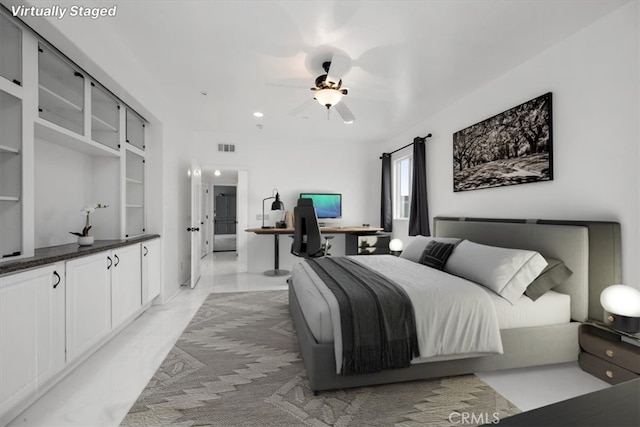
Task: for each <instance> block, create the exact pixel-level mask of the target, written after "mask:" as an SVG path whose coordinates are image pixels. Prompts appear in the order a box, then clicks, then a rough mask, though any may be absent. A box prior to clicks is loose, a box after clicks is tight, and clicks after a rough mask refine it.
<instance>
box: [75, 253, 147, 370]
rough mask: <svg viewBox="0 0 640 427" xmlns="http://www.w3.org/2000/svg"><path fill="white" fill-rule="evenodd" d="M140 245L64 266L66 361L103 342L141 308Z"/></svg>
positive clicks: (99, 254) (84, 258)
mask: <svg viewBox="0 0 640 427" xmlns="http://www.w3.org/2000/svg"><path fill="white" fill-rule="evenodd" d="M141 283H142V266H141V259H140V244H139V243H138V244H135V245H130V246H124V247H122V248H118V249H114V250H111V251H105V252H100V253H97V254H94V255H91V256H87V257H82V258H78V259H75V260H72V261H69V262H68V263H67V315H66V321H67V360H68V361H72V360H74V359H75V358H76V357H78V356H79V355H82V354H83V353H85V352H86V351H87V350H88V349H90V348H92V347H94V346H95V345H96V344H97V343H98V342H100V341H102V339H104V337H106V336H107V335H108V334H109V333H110V332H111V330H112V329H116V328H118V327H119V326H120V325H122V324H123V323H124V322H125V321H126V320H128V319H129V318H131V316H132V315H134V314H135V313H137V312H138V311H139V310H140V308H141V307H142V288H141Z"/></svg>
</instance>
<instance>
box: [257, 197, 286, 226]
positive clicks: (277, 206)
mask: <svg viewBox="0 0 640 427" xmlns="http://www.w3.org/2000/svg"><path fill="white" fill-rule="evenodd" d="M273 193H275V195H272V196H271V197H265V198H264V199H262V228H273V227H271V226H268V225H264V202H266V201H267V200H271V199H275V200H274V201H273V203H271V210H272V211H282V210H284V203H282V202H281V201H280V193H278V189H277V188H274V189H273V191H272V193H271V194H273Z"/></svg>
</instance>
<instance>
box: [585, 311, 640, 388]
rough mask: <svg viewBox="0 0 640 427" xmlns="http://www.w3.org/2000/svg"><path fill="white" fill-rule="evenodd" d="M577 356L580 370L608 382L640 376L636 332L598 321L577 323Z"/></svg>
mask: <svg viewBox="0 0 640 427" xmlns="http://www.w3.org/2000/svg"><path fill="white" fill-rule="evenodd" d="M579 342H580V348H581V350H582V351H581V352H580V356H579V358H578V363H579V364H580V368H582V370H583V371H585V372H588V373H590V374H591V375H593V376H596V377H598V378H600V379H601V380H603V381H606V382H608V383H609V384H619V383H621V382H625V381H629V380H633V379H636V378H640V336H638V334H627V333H624V332H620V331H615V330H613V329H610V328H608V327H607V326H606V325H604V324H602V323H598V322H588V323H584V324H582V325H580V332H579Z"/></svg>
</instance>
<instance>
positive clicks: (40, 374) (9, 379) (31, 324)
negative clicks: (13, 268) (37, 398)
mask: <svg viewBox="0 0 640 427" xmlns="http://www.w3.org/2000/svg"><path fill="white" fill-rule="evenodd" d="M64 312H65V265H64V263H58V264H52V265H48V266H46V267H41V268H37V269H34V270H29V271H26V272H24V273H19V274H14V275H11V276H6V277H1V278H0V415H1V414H3V413H4V412H5V411H6V410H7V409H10V408H12V407H14V406H15V405H17V404H18V403H20V402H21V401H22V400H24V399H25V398H26V397H28V396H29V395H31V394H33V393H35V391H36V390H37V389H38V387H40V386H41V385H42V384H44V383H45V382H46V381H47V380H49V379H51V378H52V377H53V376H54V375H55V374H57V373H58V372H59V371H60V370H61V369H62V368H63V367H64V364H65V315H64Z"/></svg>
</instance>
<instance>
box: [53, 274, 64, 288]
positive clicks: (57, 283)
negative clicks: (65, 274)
mask: <svg viewBox="0 0 640 427" xmlns="http://www.w3.org/2000/svg"><path fill="white" fill-rule="evenodd" d="M53 275H54V276H56V277H57V278H58V281H57V282H56V283H54V284H53V289H55V288H57V287H58V285H59V284H60V282H61V281H62V279H61V278H60V275H59V274H58V272H57V271H54V272H53Z"/></svg>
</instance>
